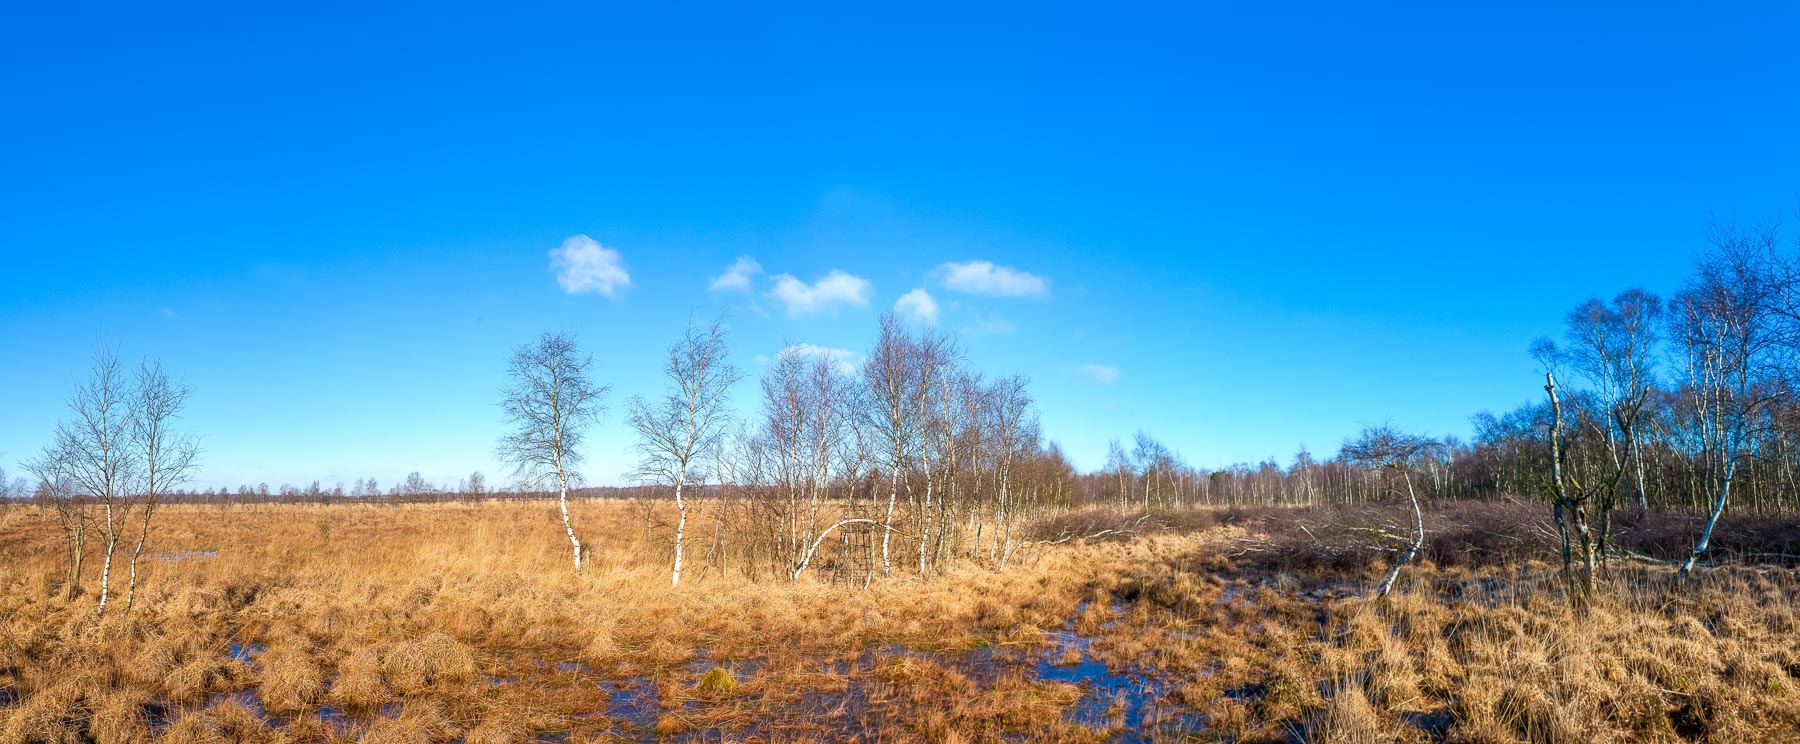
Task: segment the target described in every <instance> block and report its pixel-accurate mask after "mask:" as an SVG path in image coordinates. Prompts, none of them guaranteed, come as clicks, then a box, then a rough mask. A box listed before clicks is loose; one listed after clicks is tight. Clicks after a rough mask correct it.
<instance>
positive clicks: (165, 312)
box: [162, 307, 175, 320]
mask: <svg viewBox="0 0 1800 744" xmlns="http://www.w3.org/2000/svg"><path fill="white" fill-rule="evenodd" d="M162 316H163V318H164V319H167V320H174V319H175V311H174V310H171V309H169V308H166V307H165V308H163V309H162Z"/></svg>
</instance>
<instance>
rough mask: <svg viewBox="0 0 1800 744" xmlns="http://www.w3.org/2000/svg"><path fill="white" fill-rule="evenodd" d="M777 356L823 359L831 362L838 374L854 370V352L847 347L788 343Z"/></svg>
mask: <svg viewBox="0 0 1800 744" xmlns="http://www.w3.org/2000/svg"><path fill="white" fill-rule="evenodd" d="M777 355H778V356H782V357H786V356H802V357H807V358H812V359H824V360H827V361H830V362H831V366H832V368H833V369H836V370H837V371H838V373H839V374H846V375H847V374H850V373H852V372H855V371H856V364H855V362H856V353H855V352H853V351H850V350H849V349H834V348H832V347H829V346H815V345H813V344H789V345H788V346H787V347H786V348H783V349H782V350H781V351H780V352H778V353H777Z"/></svg>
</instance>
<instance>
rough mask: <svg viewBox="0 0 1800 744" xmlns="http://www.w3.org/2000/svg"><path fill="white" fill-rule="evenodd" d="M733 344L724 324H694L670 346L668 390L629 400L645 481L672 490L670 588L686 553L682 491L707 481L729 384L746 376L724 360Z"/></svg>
mask: <svg viewBox="0 0 1800 744" xmlns="http://www.w3.org/2000/svg"><path fill="white" fill-rule="evenodd" d="M728 345H729V341H728V338H727V336H726V333H725V329H724V324H723V321H715V322H714V323H713V324H712V326H710V327H709V328H707V329H706V330H704V331H702V330H700V329H698V328H696V327H695V326H694V325H693V323H692V322H691V321H690V322H689V323H688V327H687V330H686V331H684V332H683V333H682V336H681V338H680V339H678V340H676V342H675V343H674V344H673V345H671V346H670V347H669V351H668V358H667V359H666V360H665V361H664V362H663V375H664V376H665V377H666V378H667V379H668V382H669V391H668V392H667V393H666V394H665V395H664V396H663V397H662V398H661V399H659V400H656V401H654V402H652V401H649V400H646V399H645V398H643V397H642V396H637V397H634V398H632V399H631V413H630V421H631V426H632V428H633V429H636V430H637V433H638V444H637V450H638V454H639V456H640V457H641V458H642V459H641V460H640V461H639V463H638V467H637V475H638V477H639V478H641V479H645V480H649V481H653V482H656V483H658V484H661V485H666V486H669V487H671V488H673V489H674V492H675V508H676V510H677V511H678V512H680V518H679V520H678V521H677V522H676V523H675V567H674V569H673V570H672V571H671V572H670V577H669V584H670V585H671V586H679V585H680V584H681V561H682V549H683V547H684V542H685V540H686V537H687V522H688V506H687V501H686V500H684V499H683V498H682V490H683V489H684V488H685V487H686V486H687V485H688V483H689V482H690V481H694V482H699V483H703V482H704V475H703V474H701V473H700V472H699V471H698V467H699V466H700V465H701V464H702V463H704V462H705V461H706V460H707V459H708V458H712V457H714V456H715V455H716V452H717V449H718V447H719V442H720V439H721V437H723V436H724V434H725V431H726V429H725V423H726V419H727V417H728V416H729V411H728V410H727V408H726V402H727V396H728V395H729V394H730V392H731V386H732V385H735V384H737V381H738V380H739V379H741V378H742V375H741V374H740V373H739V372H738V370H737V368H736V367H734V366H732V365H731V363H730V362H729V361H727V360H726V358H725V356H726V352H727V351H728V348H727V347H728Z"/></svg>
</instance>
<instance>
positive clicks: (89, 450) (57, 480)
mask: <svg viewBox="0 0 1800 744" xmlns="http://www.w3.org/2000/svg"><path fill="white" fill-rule="evenodd" d="M68 407H69V413H70V414H71V418H70V419H68V420H64V421H60V422H58V423H57V425H56V431H55V433H54V434H53V435H52V441H51V443H50V444H49V445H47V446H46V447H45V448H44V451H43V454H41V455H40V456H39V457H38V458H37V459H35V460H33V461H32V462H31V463H30V464H28V465H27V468H28V469H29V470H31V471H32V473H33V474H35V475H37V476H38V478H40V479H41V480H43V481H44V482H45V483H49V484H52V498H54V499H56V500H57V501H58V502H59V505H67V506H69V507H71V508H68V509H65V512H66V513H67V514H68V515H69V516H70V517H72V518H73V519H74V520H75V522H74V526H73V528H72V534H73V535H74V536H75V539H76V540H77V541H78V542H79V541H81V538H82V536H83V534H84V532H85V528H84V526H82V525H81V524H80V514H79V510H77V509H74V508H72V507H73V505H72V504H71V502H70V501H68V500H82V499H87V500H92V501H93V502H94V503H97V504H98V505H99V507H100V511H101V514H102V518H101V522H100V528H101V536H102V537H103V538H104V539H105V541H106V542H105V546H104V548H105V552H104V554H103V558H102V563H101V568H100V605H99V607H98V609H97V610H96V614H99V615H105V614H106V605H107V600H108V599H109V595H110V594H111V588H112V563H113V555H114V554H115V552H116V551H117V549H118V545H119V537H120V535H121V533H122V526H123V522H124V520H125V519H126V517H127V512H128V511H129V509H130V506H131V495H132V490H133V488H134V487H135V486H136V481H137V479H138V477H139V476H140V474H141V472H140V467H141V463H140V462H139V461H138V459H137V458H136V457H134V455H133V451H132V449H133V448H132V441H131V438H132V434H133V432H134V431H135V430H136V427H137V411H136V410H135V407H134V401H133V399H132V395H131V391H130V389H129V385H128V383H127V380H126V376H125V372H124V370H123V369H121V368H120V365H119V355H118V352H117V350H115V349H112V348H110V347H106V346H101V347H99V348H97V349H96V350H95V351H94V359H93V369H92V371H91V372H90V373H89V376H88V379H87V380H85V381H83V382H81V383H78V384H77V385H76V386H75V389H74V391H72V392H71V393H70V394H69V397H68ZM74 549H76V550H79V549H80V548H79V546H76V547H75V548H74ZM75 560H76V567H75V578H76V579H79V574H80V568H79V560H80V557H79V553H77V555H76V558H75Z"/></svg>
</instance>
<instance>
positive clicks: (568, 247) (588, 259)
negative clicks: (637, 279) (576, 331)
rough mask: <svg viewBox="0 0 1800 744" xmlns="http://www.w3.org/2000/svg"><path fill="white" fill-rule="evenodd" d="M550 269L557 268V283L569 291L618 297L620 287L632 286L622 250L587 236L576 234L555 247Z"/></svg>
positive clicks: (551, 255)
mask: <svg viewBox="0 0 1800 744" xmlns="http://www.w3.org/2000/svg"><path fill="white" fill-rule="evenodd" d="M550 268H551V269H554V270H555V271H556V283H557V284H561V285H562V288H563V291H565V292H568V293H569V294H577V293H580V292H594V293H597V294H601V295H604V296H606V297H610V298H617V297H618V296H619V290H621V289H624V288H626V287H629V286H631V274H629V273H626V271H625V260H624V259H623V258H621V257H620V256H619V252H618V251H615V250H613V249H611V248H607V247H606V246H603V245H600V243H598V242H596V241H595V240H594V239H593V238H590V237H588V236H586V235H576V236H573V237H571V238H569V239H568V240H565V241H563V244H562V247H561V248H555V249H552V250H551V251H550Z"/></svg>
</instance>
